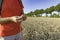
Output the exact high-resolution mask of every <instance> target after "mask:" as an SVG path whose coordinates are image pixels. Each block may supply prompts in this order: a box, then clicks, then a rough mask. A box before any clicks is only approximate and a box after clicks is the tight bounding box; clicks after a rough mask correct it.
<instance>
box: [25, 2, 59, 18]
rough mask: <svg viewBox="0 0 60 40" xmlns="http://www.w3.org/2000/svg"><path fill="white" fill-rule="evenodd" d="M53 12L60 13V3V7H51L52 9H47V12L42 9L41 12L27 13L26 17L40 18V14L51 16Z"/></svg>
mask: <svg viewBox="0 0 60 40" xmlns="http://www.w3.org/2000/svg"><path fill="white" fill-rule="evenodd" d="M53 11H58V12H59V11H60V3H59V4H58V5H56V6H51V7H49V8H47V9H45V10H44V9H40V10H38V9H36V10H35V11H34V12H32V11H31V12H30V13H27V14H26V15H27V16H34V15H36V16H37V17H38V16H39V14H42V13H46V16H47V14H51V12H53ZM40 16H41V15H40Z"/></svg>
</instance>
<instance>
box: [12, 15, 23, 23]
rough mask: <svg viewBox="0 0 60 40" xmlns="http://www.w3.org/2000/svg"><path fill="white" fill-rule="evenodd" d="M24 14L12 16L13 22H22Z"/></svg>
mask: <svg viewBox="0 0 60 40" xmlns="http://www.w3.org/2000/svg"><path fill="white" fill-rule="evenodd" d="M22 17H23V15H21V16H13V17H11V20H12V21H13V22H22V21H23V18H22Z"/></svg>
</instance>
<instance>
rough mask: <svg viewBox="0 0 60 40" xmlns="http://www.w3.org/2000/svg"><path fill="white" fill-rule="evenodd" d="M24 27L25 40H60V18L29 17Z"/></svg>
mask: <svg viewBox="0 0 60 40" xmlns="http://www.w3.org/2000/svg"><path fill="white" fill-rule="evenodd" d="M22 26H23V40H60V18H41V17H28V18H27V20H26V21H24V22H23V23H22Z"/></svg>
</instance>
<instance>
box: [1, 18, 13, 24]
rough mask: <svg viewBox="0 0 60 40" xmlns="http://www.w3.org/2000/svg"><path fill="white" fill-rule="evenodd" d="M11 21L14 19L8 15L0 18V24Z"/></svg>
mask: <svg viewBox="0 0 60 40" xmlns="http://www.w3.org/2000/svg"><path fill="white" fill-rule="evenodd" d="M9 22H12V20H11V19H10V18H9V17H7V18H0V24H2V23H9Z"/></svg>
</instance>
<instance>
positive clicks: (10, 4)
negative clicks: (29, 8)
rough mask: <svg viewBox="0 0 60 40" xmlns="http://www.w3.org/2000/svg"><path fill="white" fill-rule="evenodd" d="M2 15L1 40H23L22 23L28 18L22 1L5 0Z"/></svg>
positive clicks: (0, 19)
mask: <svg viewBox="0 0 60 40" xmlns="http://www.w3.org/2000/svg"><path fill="white" fill-rule="evenodd" d="M0 15H1V18H0V40H22V39H21V38H22V37H21V35H22V33H21V32H22V27H21V22H22V21H24V20H26V16H25V15H24V13H23V5H22V2H21V0H3V2H2V8H1V14H0Z"/></svg>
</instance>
